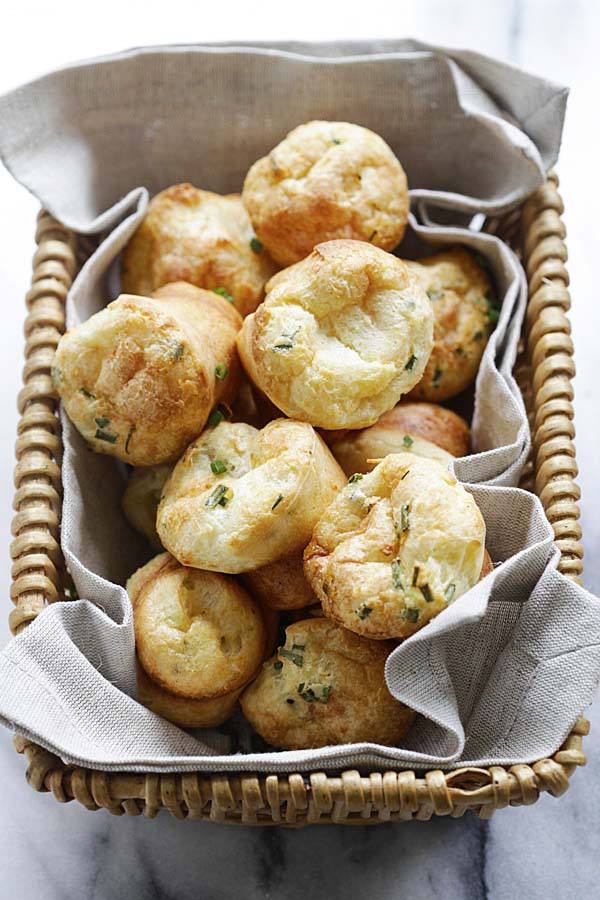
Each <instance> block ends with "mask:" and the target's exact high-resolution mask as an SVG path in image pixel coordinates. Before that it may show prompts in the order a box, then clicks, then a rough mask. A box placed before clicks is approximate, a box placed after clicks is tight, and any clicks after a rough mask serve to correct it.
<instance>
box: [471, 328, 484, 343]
mask: <svg viewBox="0 0 600 900" xmlns="http://www.w3.org/2000/svg"><path fill="white" fill-rule="evenodd" d="M482 339H483V331H481V330H479V331H476V332H475V334H474V335H473V340H474V341H481V340H482Z"/></svg>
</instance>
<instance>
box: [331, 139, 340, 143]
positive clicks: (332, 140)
mask: <svg viewBox="0 0 600 900" xmlns="http://www.w3.org/2000/svg"><path fill="white" fill-rule="evenodd" d="M331 143H332V144H341V143H342V142H341V141H340V139H339V138H331Z"/></svg>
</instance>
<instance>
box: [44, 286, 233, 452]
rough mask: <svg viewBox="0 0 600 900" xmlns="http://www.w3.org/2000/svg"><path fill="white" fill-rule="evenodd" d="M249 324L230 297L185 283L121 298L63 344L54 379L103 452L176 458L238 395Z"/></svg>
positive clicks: (82, 428) (87, 436) (73, 415)
mask: <svg viewBox="0 0 600 900" xmlns="http://www.w3.org/2000/svg"><path fill="white" fill-rule="evenodd" d="M241 323H242V319H241V317H240V316H239V314H238V313H236V311H235V310H234V309H233V307H232V306H231V304H230V303H228V302H227V301H226V300H224V299H223V298H222V297H219V296H217V294H214V293H212V291H203V290H201V289H200V288H196V287H193V286H192V285H190V284H185V283H183V282H179V283H177V284H169V285H166V286H165V287H162V288H160V289H159V290H158V291H156V292H155V293H154V295H153V296H152V297H134V296H130V295H129V294H122V295H121V296H120V297H119V298H118V299H117V300H115V301H114V302H113V303H110V304H109V305H108V306H107V307H106V308H105V309H102V310H100V312H97V313H96V314H95V315H93V316H91V317H90V318H89V319H88V320H87V321H86V322H83V323H82V324H81V325H76V326H75V327H74V328H71V329H70V330H69V331H68V332H67V333H66V334H65V335H63V337H62V338H61V339H60V342H59V344H58V348H57V351H56V354H55V357H54V365H53V367H52V368H53V373H52V374H53V381H54V384H55V387H56V390H57V391H58V393H59V394H60V397H61V399H62V401H63V403H64V405H65V409H66V411H67V415H68V416H69V418H70V419H71V421H72V422H73V423H74V425H75V426H76V427H77V429H78V431H80V432H81V434H82V435H83V437H84V438H85V439H86V440H87V441H88V443H89V444H90V446H91V448H92V449H93V450H95V451H96V452H98V453H107V454H109V455H111V456H117V457H118V458H119V459H122V460H123V461H124V462H127V463H130V464H131V465H132V466H152V465H156V464H158V463H164V462H171V461H174V460H175V459H177V457H178V456H179V455H180V454H181V453H182V452H183V450H184V449H185V447H187V445H188V444H189V442H190V441H191V440H192V439H193V438H195V437H197V436H198V435H199V434H200V432H201V431H202V428H203V427H204V424H205V422H206V420H207V418H208V415H209V413H210V411H211V409H212V408H213V406H214V405H215V404H217V403H219V401H224V402H227V401H228V400H229V399H230V398H231V396H232V394H233V393H234V392H235V389H236V384H237V380H238V376H239V361H238V357H237V353H236V348H235V340H236V336H237V333H238V331H239V328H240V325H241Z"/></svg>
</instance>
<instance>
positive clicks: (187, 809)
mask: <svg viewBox="0 0 600 900" xmlns="http://www.w3.org/2000/svg"><path fill="white" fill-rule="evenodd" d="M557 185H558V181H557V179H556V177H555V176H553V175H552V176H550V178H549V179H548V181H547V182H546V184H545V185H544V186H543V187H542V188H541V189H540V190H539V191H538V192H537V193H536V194H535V195H534V196H533V197H532V198H531V199H530V200H528V201H527V203H526V204H525V205H524V206H523V208H522V209H520V210H518V211H517V212H513V213H512V214H510V215H509V216H507V217H505V218H504V219H501V220H496V221H492V222H490V223H488V230H490V231H494V232H496V233H497V234H498V235H500V236H501V237H502V238H504V239H505V240H507V241H509V242H510V243H511V244H512V246H513V247H514V248H515V249H516V250H517V252H518V253H519V254H520V256H521V258H522V260H523V262H524V265H525V268H526V271H527V276H528V281H529V303H528V310H527V319H526V325H525V331H526V333H525V335H524V349H523V352H522V354H521V356H520V358H519V362H518V365H517V370H516V373H515V374H516V377H517V380H518V381H519V384H520V386H521V389H522V391H523V395H524V398H525V402H526V404H527V407H528V409H529V411H530V422H531V427H532V433H533V459H532V461H531V462H530V463H529V465H528V468H527V471H526V473H525V478H524V482H523V487H526V488H529V489H531V490H535V492H536V493H537V494H538V495H539V497H540V498H541V500H542V503H543V505H544V508H545V510H546V515H547V516H548V519H549V521H550V522H551V524H552V527H553V528H554V534H555V541H556V545H557V547H558V548H559V549H560V551H561V559H560V563H559V569H560V571H561V572H563V573H564V574H565V575H567V576H568V577H569V578H572V579H574V580H576V581H579V576H580V574H581V569H582V564H581V558H582V548H581V544H580V542H579V539H580V537H581V529H580V526H579V524H578V521H577V520H578V516H579V509H578V507H577V500H578V499H579V489H578V487H577V485H576V484H575V483H574V480H573V479H574V478H575V476H576V474H577V464H576V462H575V449H574V446H573V441H572V438H573V435H574V428H573V406H572V399H573V387H572V384H571V379H572V378H573V375H574V374H575V367H574V364H573V344H572V341H571V338H570V325H569V320H568V318H567V316H566V310H568V308H569V302H570V301H569V292H568V290H567V287H568V283H569V278H568V275H567V270H566V268H565V261H566V258H567V250H566V247H565V244H564V236H565V228H564V225H563V222H562V220H561V218H560V217H561V213H562V210H563V206H562V201H561V198H560V196H559V194H558V191H557ZM36 241H37V244H38V249H37V251H36V253H35V256H34V258H33V277H32V284H31V289H30V291H29V293H28V294H27V307H28V316H27V319H26V323H25V335H26V339H27V341H26V347H25V358H26V362H25V370H24V376H23V377H24V387H23V389H22V391H21V393H20V396H19V411H20V414H21V419H20V421H19V427H18V438H17V446H16V455H17V467H16V471H15V484H16V489H17V490H16V495H15V509H16V515H15V517H14V521H13V534H14V541H13V543H12V548H11V553H12V559H13V569H12V577H13V583H12V589H11V597H12V601H13V603H14V605H15V608H14V609H13V610H12V612H11V615H10V625H11V629H12V631H13V632H14V633H18V632H19V631H21V630H22V629H23V628H26V627H27V625H28V624H29V622H31V621H32V620H33V619H34V618H35V617H36V616H37V615H38V613H39V612H40V611H41V610H42V609H43V608H44V606H45V605H46V604H47V603H53V602H55V601H58V600H65V588H66V587H67V586H68V575H67V573H66V571H65V567H64V561H63V559H62V555H61V550H60V545H59V528H60V512H61V470H60V455H61V440H60V431H59V425H58V420H57V418H56V397H55V395H54V393H53V391H52V384H51V380H50V365H51V362H52V357H53V353H54V350H55V348H56V345H57V343H58V340H59V338H60V336H61V334H62V333H63V331H64V323H65V315H64V304H65V298H66V296H67V292H68V290H69V287H70V285H71V281H72V279H73V276H74V274H75V271H76V269H77V265H78V253H79V261H81V258H84V257H85V255H86V250H87V251H88V252H89V247H86V246H85V245H82V246H80V247H79V248H78V247H77V246H76V238H75V235H74V234H73V233H72V232H69V231H68V230H67V229H65V228H64V227H63V226H61V225H60V224H58V223H57V222H56V221H55V220H53V219H52V218H51V216H50V215H48V213H45V212H41V213H40V215H39V218H38V227H37V234H36ZM588 729H589V725H588V722H586V720H585V719H583V718H580V719H578V721H577V722H576V723H575V725H574V727H573V730H572V732H571V734H570V735H569V737H568V738H567V740H566V741H565V743H564V744H563V746H562V747H561V748H560V749H559V750H557V752H556V753H555V754H554V756H553V757H552V758H551V759H542V760H539V761H538V762H536V763H534V764H532V765H515V766H511V767H509V768H505V767H503V766H492V767H491V768H489V769H486V768H474V767H471V768H462V769H457V770H454V771H451V772H442V771H428V772H421V773H416V772H412V771H404V772H395V771H376V772H371V773H370V774H369V775H364V774H363V775H361V774H360V773H359V772H357V771H345V772H341V773H340V774H339V775H336V776H333V777H332V776H328V775H326V774H324V773H312V774H309V775H303V774H302V773H299V772H294V773H291V774H289V775H285V776H282V775H268V776H255V775H246V774H241V775H239V776H236V775H229V774H219V773H215V774H214V775H209V776H207V775H201V774H199V773H192V774H175V775H173V774H170V775H156V774H147V775H143V774H142V775H140V774H132V773H127V772H119V773H107V772H99V771H93V770H90V769H84V768H76V767H73V766H68V765H65V764H64V763H63V762H61V760H60V759H58V758H57V757H56V756H53V755H52V754H51V753H48V752H47V751H45V750H43V749H41V748H40V747H38V746H36V745H35V744H32V743H29V742H28V741H25V740H23V739H22V738H18V737H17V738H15V745H16V748H17V750H18V751H19V752H20V753H24V754H25V756H26V758H27V761H28V769H27V780H28V782H29V784H30V785H31V786H32V787H33V788H34V789H35V790H37V791H52V793H53V794H54V796H55V798H56V799H57V800H59V801H60V802H66V801H68V800H72V799H75V800H78V801H79V802H80V803H82V804H83V805H84V806H85V807H86V808H87V809H90V810H95V809H99V808H101V807H102V808H104V809H107V810H108V811H109V812H111V813H114V814H115V815H122V814H123V813H128V814H129V815H139V814H140V813H142V812H143V813H144V814H145V815H146V816H148V817H150V818H152V817H154V816H155V815H156V814H157V812H158V811H159V810H160V809H161V808H166V809H168V810H169V811H170V812H171V813H172V815H173V816H175V817H176V818H178V819H184V818H190V819H210V820H212V821H217V822H231V823H242V824H247V825H273V824H289V825H304V824H307V823H310V822H321V823H325V822H339V823H346V824H352V823H357V824H366V823H369V822H371V823H376V822H385V821H389V820H398V819H429V818H430V817H431V816H432V815H451V816H455V817H458V816H461V815H463V813H464V812H465V811H466V810H467V809H472V810H474V811H475V812H476V813H477V815H478V816H480V817H481V818H488V817H489V816H490V815H491V814H492V812H493V811H494V810H495V809H501V808H502V807H504V806H508V805H512V806H518V805H522V804H531V803H535V801H536V800H537V799H538V797H539V795H540V793H541V792H542V791H547V792H549V793H550V794H552V795H554V796H559V795H560V794H562V793H564V792H565V791H566V790H567V788H568V786H569V778H570V776H571V774H572V773H573V771H574V770H575V767H576V766H581V765H584V764H585V761H586V760H585V756H584V754H583V753H582V750H581V740H582V736H583V735H585V734H587V732H588Z"/></svg>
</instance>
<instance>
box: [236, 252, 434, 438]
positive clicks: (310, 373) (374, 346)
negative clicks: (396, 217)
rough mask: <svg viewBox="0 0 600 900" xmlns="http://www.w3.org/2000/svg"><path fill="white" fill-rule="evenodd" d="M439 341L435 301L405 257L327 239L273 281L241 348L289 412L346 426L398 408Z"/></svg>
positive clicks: (258, 379)
mask: <svg viewBox="0 0 600 900" xmlns="http://www.w3.org/2000/svg"><path fill="white" fill-rule="evenodd" d="M432 342H433V313H432V309H431V303H430V302H429V300H428V299H427V295H426V294H425V291H424V290H423V289H422V287H421V285H420V284H419V282H418V280H417V278H416V277H415V275H414V274H413V273H412V271H411V270H409V269H408V268H407V267H406V266H405V265H404V263H403V262H402V261H401V260H399V259H397V258H396V257H395V256H392V255H391V254H390V253H385V252H384V251H383V250H378V249H377V247H372V246H371V245H370V244H366V243H363V242H360V241H329V242H328V243H326V244H319V245H318V246H317V247H315V249H314V250H313V252H312V253H311V254H310V256H308V257H307V258H306V259H304V260H303V261H302V262H300V263H297V264H296V265H294V266H291V267H290V268H289V269H285V270H284V271H283V272H280V273H279V274H278V275H276V276H275V277H274V278H272V279H271V281H270V282H269V283H268V285H267V296H266V298H265V300H264V302H263V303H261V305H260V306H259V308H258V309H257V311H256V312H255V313H253V314H252V315H251V316H248V317H247V318H246V320H245V321H244V326H243V328H242V330H241V332H240V335H239V339H238V349H239V352H240V356H241V358H242V363H243V365H244V368H245V369H246V372H247V373H248V375H249V376H250V377H251V378H252V380H253V381H254V383H255V384H256V385H257V386H258V387H259V388H260V389H261V390H262V391H264V393H265V394H266V395H267V396H268V397H269V398H270V399H271V400H272V401H273V403H274V404H275V405H276V406H277V407H279V409H281V410H283V412H284V413H285V414H286V415H288V416H291V417H292V418H296V419H300V420H302V421H305V422H310V423H311V424H312V425H315V426H317V427H320V428H329V429H341V428H364V427H367V426H368V425H372V424H373V423H374V422H376V421H377V419H378V418H379V416H380V415H381V414H382V413H383V412H385V411H386V410H388V409H391V407H392V406H394V405H395V404H396V403H397V402H398V400H399V399H400V397H401V395H402V394H405V393H407V392H408V391H409V390H410V389H411V388H412V387H414V385H415V384H416V383H417V382H418V381H419V379H420V378H421V375H422V373H423V371H424V370H425V366H426V364H427V359H428V358H429V353H430V351H431V347H432Z"/></svg>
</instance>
